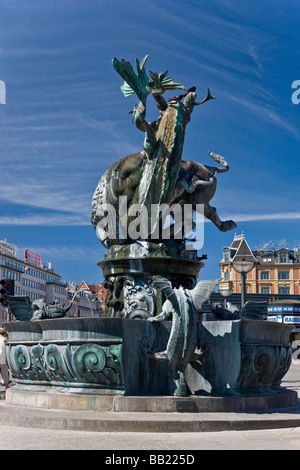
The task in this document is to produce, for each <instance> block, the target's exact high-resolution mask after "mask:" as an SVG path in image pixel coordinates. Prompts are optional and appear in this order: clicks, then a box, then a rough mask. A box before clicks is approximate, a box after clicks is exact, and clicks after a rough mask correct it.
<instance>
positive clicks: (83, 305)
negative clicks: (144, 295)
mask: <svg viewBox="0 0 300 470" xmlns="http://www.w3.org/2000/svg"><path fill="white" fill-rule="evenodd" d="M0 277H1V279H11V280H13V281H14V295H16V296H27V297H28V298H29V299H30V301H31V302H33V301H34V300H37V299H43V300H44V301H45V302H46V304H53V303H54V302H57V303H59V304H64V305H65V306H67V305H69V304H70V302H71V301H72V308H71V309H70V310H69V312H68V315H69V316H77V317H80V316H81V317H83V316H84V317H91V316H93V317H94V316H97V317H99V316H102V315H103V308H102V301H99V302H98V300H97V298H96V296H95V295H94V293H93V291H92V290H91V289H90V288H89V286H86V289H83V287H82V288H81V289H80V288H79V286H76V284H75V283H68V282H66V281H62V279H61V275H60V274H59V268H58V267H57V266H54V265H53V264H51V263H48V262H47V263H43V260H42V257H41V256H39V255H37V254H35V253H32V252H30V251H29V250H25V253H24V260H22V259H20V258H19V256H18V249H17V247H16V246H15V245H12V244H10V243H8V242H7V241H6V240H0ZM83 282H85V281H83ZM93 286H95V288H96V287H97V285H96V284H93ZM100 286H101V285H98V289H97V290H100ZM12 320H14V317H13V315H12V313H11V312H10V311H9V309H8V308H5V307H3V306H2V305H1V304H0V324H2V323H5V322H7V321H12Z"/></svg>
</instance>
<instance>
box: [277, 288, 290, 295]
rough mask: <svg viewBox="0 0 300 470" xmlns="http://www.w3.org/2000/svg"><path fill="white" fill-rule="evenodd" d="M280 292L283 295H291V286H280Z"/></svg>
mask: <svg viewBox="0 0 300 470" xmlns="http://www.w3.org/2000/svg"><path fill="white" fill-rule="evenodd" d="M279 294H282V295H289V294H290V288H289V287H283V286H281V287H279Z"/></svg>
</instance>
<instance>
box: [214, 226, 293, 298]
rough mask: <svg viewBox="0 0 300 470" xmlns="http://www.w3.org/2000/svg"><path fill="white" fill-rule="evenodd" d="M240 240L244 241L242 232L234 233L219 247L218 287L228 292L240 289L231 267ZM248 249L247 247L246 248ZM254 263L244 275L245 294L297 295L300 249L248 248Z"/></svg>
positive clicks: (236, 291) (238, 281)
mask: <svg viewBox="0 0 300 470" xmlns="http://www.w3.org/2000/svg"><path fill="white" fill-rule="evenodd" d="M241 243H247V242H246V240H245V236H244V234H242V235H235V236H234V239H233V242H232V244H231V245H230V246H229V247H225V248H223V258H222V260H221V262H220V264H219V265H220V268H221V282H220V289H226V288H228V287H229V286H230V287H231V288H232V292H234V293H240V292H241V275H240V274H239V273H238V272H236V271H235V270H234V269H233V258H234V256H235V254H236V252H237V250H238V249H239V247H240V245H241ZM249 249H250V248H249ZM251 253H252V254H253V257H254V258H255V261H256V262H255V266H254V268H253V269H252V271H250V272H249V273H248V274H247V277H246V290H247V293H249V294H269V295H270V294H271V295H274V296H276V295H287V296H288V295H300V248H299V247H298V248H293V249H290V248H280V247H279V248H277V249H275V248H274V247H273V248H270V249H268V248H260V249H257V250H253V251H252V250H251Z"/></svg>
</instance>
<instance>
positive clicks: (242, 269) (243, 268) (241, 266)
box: [232, 259, 255, 307]
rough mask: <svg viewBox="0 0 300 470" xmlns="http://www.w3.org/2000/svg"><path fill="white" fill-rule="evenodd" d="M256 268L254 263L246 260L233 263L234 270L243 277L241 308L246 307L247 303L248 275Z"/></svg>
mask: <svg viewBox="0 0 300 470" xmlns="http://www.w3.org/2000/svg"><path fill="white" fill-rule="evenodd" d="M254 266H255V262H254V261H247V260H246V259H244V260H242V259H241V260H239V261H236V262H234V261H233V263H232V267H233V269H234V270H235V271H236V272H238V273H240V275H241V297H242V298H241V304H242V305H241V306H242V307H243V305H245V302H246V274H247V273H249V272H250V271H252V269H253V268H254Z"/></svg>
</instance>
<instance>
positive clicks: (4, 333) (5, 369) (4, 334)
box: [0, 328, 9, 390]
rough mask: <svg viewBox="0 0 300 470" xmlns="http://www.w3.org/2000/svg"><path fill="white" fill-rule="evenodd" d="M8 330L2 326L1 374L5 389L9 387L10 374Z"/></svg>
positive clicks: (0, 347) (0, 334)
mask: <svg viewBox="0 0 300 470" xmlns="http://www.w3.org/2000/svg"><path fill="white" fill-rule="evenodd" d="M7 336H8V335H7V331H6V330H5V329H4V328H0V369H1V375H2V378H3V382H4V386H5V390H6V389H7V388H8V383H9V376H8V366H7V363H6V341H7Z"/></svg>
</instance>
